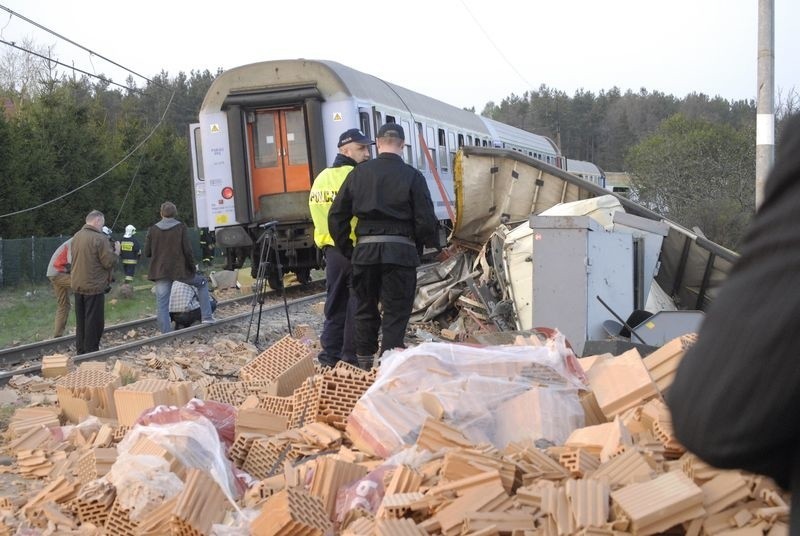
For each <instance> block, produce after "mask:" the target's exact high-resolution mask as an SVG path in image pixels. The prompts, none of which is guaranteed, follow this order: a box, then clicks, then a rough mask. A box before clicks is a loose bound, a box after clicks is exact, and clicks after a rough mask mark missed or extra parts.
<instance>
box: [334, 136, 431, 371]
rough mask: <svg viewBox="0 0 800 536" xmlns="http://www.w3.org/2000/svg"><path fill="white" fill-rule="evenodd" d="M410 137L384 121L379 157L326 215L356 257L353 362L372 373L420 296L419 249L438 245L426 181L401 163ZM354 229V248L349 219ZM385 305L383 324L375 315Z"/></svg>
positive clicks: (359, 170)
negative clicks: (417, 294)
mask: <svg viewBox="0 0 800 536" xmlns="http://www.w3.org/2000/svg"><path fill="white" fill-rule="evenodd" d="M404 145H405V132H403V128H402V127H401V126H400V125H397V124H394V123H387V124H385V125H383V126H382V127H381V128H380V130H379V131H378V137H377V147H378V157H377V158H376V159H374V160H370V161H368V162H364V163H363V164H360V165H359V166H357V167H356V168H355V169H354V170H353V171H351V172H350V174H349V175H348V176H347V179H346V180H345V181H344V184H343V185H342V188H341V189H340V190H339V194H338V195H337V196H336V200H335V201H334V202H333V206H332V207H331V210H330V213H329V214H328V227H329V229H330V233H331V235H332V236H333V240H334V242H335V243H336V247H337V248H338V249H339V250H340V251H341V252H342V253H343V254H344V255H345V256H348V257H349V256H352V259H351V260H352V264H353V289H354V291H355V294H356V297H357V299H358V308H357V309H356V315H355V321H356V357H357V359H358V362H359V366H361V367H362V368H365V369H369V368H370V367H371V366H372V363H373V359H374V355H375V352H376V351H377V350H378V330H379V329H380V330H381V333H382V337H383V338H382V342H381V351H380V353H381V354H383V352H384V351H386V350H391V349H392V348H403V347H404V344H403V339H404V337H405V331H406V326H407V325H408V318H409V316H411V307H412V305H413V303H414V293H415V292H416V284H417V270H416V267H417V266H419V263H420V261H419V254H418V251H422V248H423V246H434V245H435V238H436V231H437V221H436V214H435V213H434V210H433V202H432V201H431V194H430V191H428V185H427V183H426V182H425V177H423V176H422V174H421V173H420V172H419V171H417V170H416V169H414V168H413V167H412V166H410V165H408V164H406V163H404V162H403V159H402V157H401V155H402V154H403V149H404ZM353 216H356V217H357V218H358V223H357V224H356V246H355V248H354V247H353V241H352V240H351V238H350V220H351V218H352V217H353ZM378 303H380V304H381V305H382V306H383V320H381V316H380V312H379V310H378Z"/></svg>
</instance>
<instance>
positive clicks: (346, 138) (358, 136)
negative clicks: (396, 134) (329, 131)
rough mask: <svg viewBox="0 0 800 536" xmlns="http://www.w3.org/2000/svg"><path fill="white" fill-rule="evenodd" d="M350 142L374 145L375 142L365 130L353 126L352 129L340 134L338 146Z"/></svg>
mask: <svg viewBox="0 0 800 536" xmlns="http://www.w3.org/2000/svg"><path fill="white" fill-rule="evenodd" d="M348 143H360V144H361V145H372V144H373V143H375V142H374V141H372V140H371V139H369V138H368V137H366V136H365V135H364V133H363V132H361V131H360V130H358V129H357V128H351V129H350V130H346V131H344V132H343V133H342V135H341V136H339V145H337V146H336V147H341V146H342V145H347V144H348Z"/></svg>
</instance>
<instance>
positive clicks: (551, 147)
mask: <svg viewBox="0 0 800 536" xmlns="http://www.w3.org/2000/svg"><path fill="white" fill-rule="evenodd" d="M481 119H482V120H483V122H484V123H486V126H487V127H488V128H489V131H490V132H491V133H492V137H493V138H495V139H497V140H499V141H502V142H505V143H510V144H512V145H517V146H520V147H530V148H532V149H536V150H538V151H542V152H543V153H547V154H556V155H557V154H560V151H559V150H558V147H557V146H556V144H555V143H553V141H552V140H551V139H550V138H548V137H546V136H541V135H539V134H534V133H532V132H528V131H527V130H522V129H521V128H517V127H512V126H511V125H507V124H505V123H501V122H500V121H495V120H494V119H489V118H488V117H481Z"/></svg>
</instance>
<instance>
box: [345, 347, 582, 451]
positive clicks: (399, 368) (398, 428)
mask: <svg viewBox="0 0 800 536" xmlns="http://www.w3.org/2000/svg"><path fill="white" fill-rule="evenodd" d="M575 361H576V360H575V356H574V354H573V353H572V352H571V351H570V350H568V349H566V347H565V346H564V339H563V336H561V335H560V334H557V335H556V337H554V338H553V339H550V340H549V341H548V343H547V344H546V345H543V346H490V347H482V348H478V347H471V346H464V345H457V344H444V343H425V344H421V345H419V346H417V347H414V348H410V349H407V350H402V351H394V352H390V353H388V354H386V355H385V356H384V357H383V359H382V363H381V368H380V371H379V374H378V377H377V378H376V380H375V383H374V384H373V385H372V387H370V388H369V390H368V391H367V392H366V393H365V394H364V396H363V397H362V398H361V399H360V400H359V401H358V403H357V404H356V407H355V409H354V410H353V412H352V414H351V415H350V418H349V420H348V423H347V432H348V434H349V435H350V437H351V438H352V439H353V441H354V443H356V445H357V446H358V448H359V449H361V450H365V451H367V452H371V453H372V454H374V455H377V456H380V457H384V458H386V457H388V456H390V455H392V454H393V453H395V452H397V451H398V450H400V449H401V448H403V447H404V446H406V445H411V444H413V443H414V442H415V441H416V439H417V436H418V434H419V431H420V428H421V427H422V424H423V423H424V422H425V420H426V419H427V418H429V417H434V418H441V419H442V420H443V421H444V422H445V423H447V424H449V425H451V426H453V427H455V428H457V429H458V430H460V431H461V432H462V433H463V434H464V435H465V436H466V438H467V439H469V440H470V441H472V442H473V443H474V444H480V443H486V442H489V443H491V444H493V445H494V446H495V447H497V448H499V449H503V448H505V446H506V445H507V444H508V443H510V442H512V441H521V440H525V439H531V440H538V439H545V440H548V441H550V442H552V443H555V444H561V443H563V442H564V441H565V440H566V439H567V437H568V436H569V435H570V433H571V432H572V431H573V430H575V429H576V428H580V427H582V426H583V425H584V412H583V408H582V406H581V404H580V400H579V397H578V390H579V389H585V388H586V386H585V384H584V382H583V380H582V378H581V377H580V376H579V373H578V372H575V371H578V370H580V367H579V366H577V364H576V362H575Z"/></svg>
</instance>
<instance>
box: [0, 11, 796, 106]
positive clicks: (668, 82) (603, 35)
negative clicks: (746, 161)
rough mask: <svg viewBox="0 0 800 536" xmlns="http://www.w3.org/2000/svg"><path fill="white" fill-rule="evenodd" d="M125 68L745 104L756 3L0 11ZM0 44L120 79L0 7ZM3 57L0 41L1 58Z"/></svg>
mask: <svg viewBox="0 0 800 536" xmlns="http://www.w3.org/2000/svg"><path fill="white" fill-rule="evenodd" d="M0 5H2V6H5V7H7V8H9V9H11V10H13V11H16V12H18V13H20V14H21V15H24V16H26V17H28V18H30V19H32V20H34V21H36V22H38V23H39V24H41V25H43V26H45V27H47V28H49V29H51V30H54V31H55V32H57V33H60V34H62V35H63V36H65V37H68V38H70V39H72V40H73V41H76V42H78V43H80V44H81V45H83V46H85V47H87V48H90V49H92V50H94V51H95V52H97V53H99V54H101V55H103V56H106V57H108V58H110V59H112V60H114V61H116V62H118V63H120V64H122V65H124V66H125V67H128V68H130V69H132V70H134V71H137V72H139V73H142V74H144V75H146V76H152V75H153V74H155V73H157V72H159V71H160V70H161V69H164V70H166V71H168V72H169V73H170V74H171V75H174V74H177V72H178V71H181V70H182V71H186V72H187V73H188V72H189V71H190V70H192V69H201V70H204V69H209V70H211V71H212V72H213V71H215V70H216V69H217V68H218V67H221V68H223V69H228V68H232V67H236V66H238V65H243V64H246V63H252V62H257V61H263V60H272V59H290V58H310V59H329V60H334V61H338V62H340V63H343V64H345V65H348V66H350V67H353V68H356V69H358V70H361V71H364V72H367V73H370V74H373V75H376V76H379V77H381V78H383V79H385V80H387V81H389V82H393V83H395V84H399V85H401V86H404V87H406V88H408V89H412V90H414V91H418V92H420V93H424V94H426V95H429V96H432V97H435V98H438V99H440V100H443V101H445V102H448V103H450V104H454V105H456V106H466V107H468V106H475V107H476V109H477V111H478V112H480V111H481V110H482V109H483V106H484V105H485V104H486V102H487V101H490V100H491V101H495V102H499V101H500V100H502V98H503V97H506V96H508V95H509V94H510V93H512V92H514V93H517V94H521V93H523V92H524V91H525V90H527V89H531V88H537V87H538V86H539V85H541V84H546V85H548V86H550V87H553V88H556V89H560V90H563V91H566V92H567V93H568V94H570V95H572V94H573V93H574V92H575V90H576V89H579V88H584V89H586V90H590V91H594V92H597V91H599V90H601V89H608V88H611V87H613V86H618V87H620V88H621V89H622V90H623V91H624V90H626V89H629V88H630V89H633V90H635V91H638V90H639V88H641V87H646V88H647V89H649V90H659V91H663V92H665V93H671V94H674V95H676V96H678V97H683V96H684V95H686V94H687V93H690V92H702V93H706V94H709V95H712V96H713V95H721V96H722V97H724V98H726V99H754V98H755V97H756V58H757V7H758V0H672V1H670V2H665V1H653V0H605V1H602V2H601V1H597V0H548V1H546V2H543V1H538V0H513V1H512V0H489V1H485V0H484V1H478V0H424V1H423V0H405V1H393V2H332V1H330V0H328V1H322V0H295V1H277V0H262V1H258V2H256V1H244V0H226V1H214V2H210V1H207V0H195V1H193V2H188V1H182V0H160V1H157V2H156V1H153V0H136V1H134V2H120V1H118V0H117V1H115V0H0ZM775 13H776V15H775V85H776V90H783V91H784V92H785V91H787V90H789V89H791V88H792V87H794V88H796V89H797V90H798V91H800V1H798V0H775ZM0 28H2V39H4V40H6V41H17V42H20V41H22V39H23V38H25V37H30V38H32V39H33V40H34V41H35V42H36V43H37V44H38V45H40V46H43V45H48V46H49V45H54V46H55V47H54V55H55V57H56V58H57V59H58V60H60V61H63V62H64V63H69V64H73V62H74V65H75V66H76V67H79V68H82V69H85V70H87V71H90V72H95V73H98V74H99V73H105V74H106V75H109V76H111V78H113V79H114V81H117V82H124V80H125V78H126V76H127V73H124V72H121V71H120V70H119V69H116V68H115V67H113V65H110V64H107V63H106V62H104V61H103V60H101V59H99V58H97V57H95V58H90V56H89V54H87V53H85V52H83V51H81V50H80V49H77V48H75V47H73V46H72V45H69V44H68V43H65V42H64V41H61V40H60V39H58V38H57V37H55V36H53V35H50V34H48V33H46V32H44V31H42V30H40V29H37V28H35V27H34V26H31V25H30V24H29V23H27V22H25V21H23V20H22V19H19V18H17V17H9V14H8V13H7V12H6V11H4V10H0ZM7 48H8V47H7V46H6V45H2V44H0V53H2V52H4V51H5V50H6V49H7Z"/></svg>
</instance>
